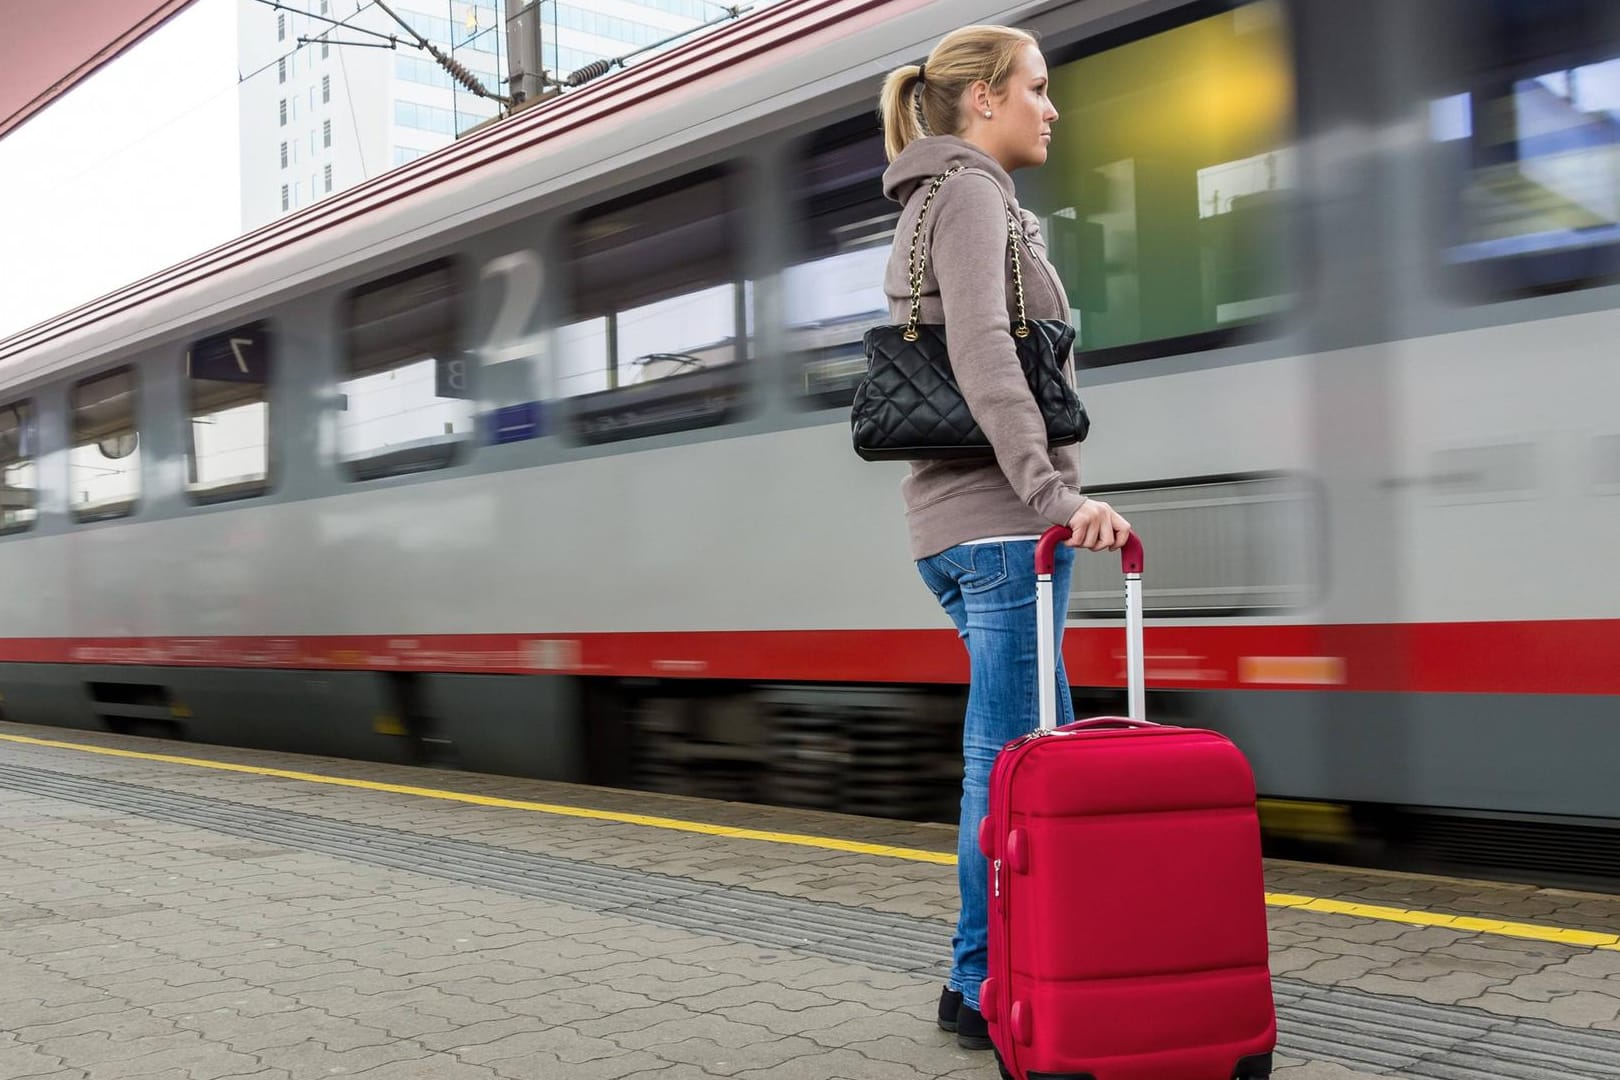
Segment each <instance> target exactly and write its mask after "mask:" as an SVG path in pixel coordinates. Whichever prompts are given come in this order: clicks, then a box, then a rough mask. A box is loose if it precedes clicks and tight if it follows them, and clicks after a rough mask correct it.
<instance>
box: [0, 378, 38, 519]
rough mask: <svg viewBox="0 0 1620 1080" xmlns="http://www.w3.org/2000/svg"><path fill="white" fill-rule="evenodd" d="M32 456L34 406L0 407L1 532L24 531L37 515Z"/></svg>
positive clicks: (19, 404) (36, 483)
mask: <svg viewBox="0 0 1620 1080" xmlns="http://www.w3.org/2000/svg"><path fill="white" fill-rule="evenodd" d="M34 454H35V450H34V403H33V402H31V401H13V402H12V403H11V404H9V405H0V533H8V532H18V531H20V530H22V529H26V528H28V527H29V526H31V525H33V523H34V519H35V518H36V517H38V516H39V509H38V507H37V506H36V503H37V501H38V497H37V496H38V481H37V474H36V473H35V470H34Z"/></svg>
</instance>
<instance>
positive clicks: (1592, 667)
mask: <svg viewBox="0 0 1620 1080" xmlns="http://www.w3.org/2000/svg"><path fill="white" fill-rule="evenodd" d="M1146 641H1147V653H1148V657H1147V673H1148V684H1149V685H1150V686H1152V687H1156V688H1163V689H1281V688H1287V689H1299V688H1311V689H1340V690H1360V691H1417V692H1426V693H1531V694H1620V620H1616V619H1592V620H1569V621H1545V622H1491V623H1421V624H1391V625H1354V626H1220V627H1209V626H1158V627H1154V626H1149V627H1148V629H1147V633H1146ZM1122 648H1123V642H1122V640H1121V635H1120V631H1119V629H1118V628H1117V627H1109V626H1076V627H1071V628H1070V629H1069V630H1068V632H1067V634H1066V635H1065V637H1064V648H1063V654H1064V659H1065V661H1066V663H1067V665H1068V671H1069V678H1070V681H1071V682H1073V683H1075V684H1076V685H1084V686H1118V685H1123V683H1124V658H1123V655H1122ZM0 663H41V664H122V665H137V664H139V665H155V666H185V667H258V668H300V669H317V670H393V671H444V672H484V673H498V674H536V673H568V674H579V675H611V676H642V677H645V676H651V677H662V678H706V679H747V680H808V681H818V682H834V681H835V682H878V683H884V682H888V683H895V682H908V683H909V682H921V683H926V682H947V683H961V682H965V681H967V663H966V658H965V654H964V652H963V649H962V646H961V644H960V642H958V641H957V639H956V635H955V634H954V633H952V632H951V631H948V630H773V631H711V632H666V633H625V634H573V635H569V634H455V635H431V634H430V635H409V634H402V635H386V636H384V635H353V636H341V637H302V636H287V637H154V638H0Z"/></svg>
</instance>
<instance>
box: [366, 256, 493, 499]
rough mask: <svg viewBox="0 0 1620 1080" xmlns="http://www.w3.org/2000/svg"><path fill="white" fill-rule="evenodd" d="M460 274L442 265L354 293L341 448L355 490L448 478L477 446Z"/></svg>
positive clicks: (447, 263) (388, 279)
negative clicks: (432, 473)
mask: <svg viewBox="0 0 1620 1080" xmlns="http://www.w3.org/2000/svg"><path fill="white" fill-rule="evenodd" d="M460 308H461V297H460V291H459V283H458V281H457V277H456V273H455V268H454V266H453V265H452V264H451V263H450V262H448V261H444V260H441V261H438V262H434V263H429V264H428V265H426V266H420V267H417V268H416V269H413V270H408V271H406V272H404V273H402V274H396V275H394V276H392V277H389V278H385V279H383V280H382V281H378V282H374V283H373V284H370V285H366V286H364V287H362V288H360V289H357V290H355V291H354V292H352V293H350V294H349V296H348V299H347V301H346V302H345V304H344V307H343V324H344V331H343V334H344V338H343V340H344V350H343V351H344V357H343V369H342V373H341V374H340V376H339V378H340V379H341V382H340V384H339V386H338V395H339V401H340V402H341V404H340V405H339V408H341V409H342V414H341V415H340V416H339V417H338V446H339V449H340V453H341V455H342V460H343V463H344V465H345V466H346V467H347V469H348V470H349V475H350V476H351V477H352V478H353V479H355V480H370V479H374V478H376V477H379V476H392V475H397V474H399V473H408V472H421V471H423V470H426V469H438V468H443V467H444V466H446V465H449V464H451V462H452V461H454V460H455V458H456V456H457V454H458V453H459V452H460V450H461V449H462V447H464V446H465V445H466V444H467V441H468V440H469V439H470V438H471V436H472V430H473V422H474V402H473V395H472V391H471V388H470V387H469V385H468V381H467V375H468V372H467V368H466V364H467V361H466V359H465V358H464V355H463V354H462V353H461V352H460V350H459V349H458V342H457V338H458V336H459V325H458V321H457V320H458V317H459V312H460Z"/></svg>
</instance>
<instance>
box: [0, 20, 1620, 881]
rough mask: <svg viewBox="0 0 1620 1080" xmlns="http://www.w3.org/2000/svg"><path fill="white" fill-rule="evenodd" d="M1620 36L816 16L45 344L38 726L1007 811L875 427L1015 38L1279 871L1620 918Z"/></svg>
mask: <svg viewBox="0 0 1620 1080" xmlns="http://www.w3.org/2000/svg"><path fill="white" fill-rule="evenodd" d="M1617 8H1620V6H1617V5H1613V4H1610V3H1608V2H1606V0H1540V2H1536V3H1529V2H1516V0H1429V2H1426V3H1424V4H1411V3H1406V2H1404V0H1364V2H1361V3H1357V4H1342V3H1336V2H1333V0H1247V2H1236V0H1234V2H1205V0H1194V2H1180V0H1068V2H1043V3H1017V2H1008V0H1003V2H998V3H990V2H987V0H938V2H932V3H923V2H920V0H782V2H781V3H778V4H775V5H773V6H771V7H769V8H766V9H764V10H762V11H760V12H758V13H756V14H754V15H752V16H750V17H748V18H746V19H744V20H743V21H741V22H739V23H738V24H736V25H735V26H732V27H730V28H728V29H725V30H723V31H721V32H717V33H715V34H713V35H712V36H709V37H705V38H702V39H700V40H697V41H693V42H691V43H689V44H687V45H685V46H683V47H681V48H679V49H676V50H674V51H672V52H670V53H667V54H664V55H661V56H659V57H657V58H655V59H651V60H648V61H647V62H645V63H642V64H639V65H637V66H635V67H633V68H631V69H629V70H627V71H625V72H623V73H620V74H617V75H615V76H613V77H611V78H607V79H604V80H601V81H600V82H595V83H590V84H587V85H585V86H583V87H581V88H579V89H578V90H574V91H570V92H568V93H565V94H563V95H561V96H559V97H557V98H555V99H553V100H550V101H547V102H545V103H543V104H541V105H537V106H535V107H532V108H529V109H526V110H523V111H521V112H519V113H517V114H516V115H514V116H512V117H509V118H507V119H505V120H503V121H501V122H498V123H494V124H490V125H488V126H486V127H483V128H481V129H479V130H478V131H476V132H474V133H472V134H469V135H468V136H466V137H464V138H462V139H461V140H460V141H458V142H457V143H456V144H454V145H452V146H450V147H446V148H445V149H443V150H440V151H438V152H436V153H434V154H432V155H429V156H427V157H425V158H422V159H420V160H417V161H414V162H411V163H409V164H406V165H403V166H401V167H399V168H396V169H394V170H392V171H391V172H388V173H386V174H385V175H382V176H380V177H377V178H375V179H373V180H371V181H369V182H367V183H365V184H363V185H362V186H360V187H358V188H355V189H352V190H349V191H346V192H342V193H339V194H335V195H332V196H330V197H327V198H324V199H323V200H321V201H320V202H318V203H316V204H314V205H312V206H310V207H308V208H306V209H304V210H301V211H299V212H297V213H294V214H292V215H290V216H287V217H285V218H283V219H281V220H278V221H276V222H274V223H273V224H270V225H267V226H265V227H263V228H261V229H259V230H257V231H256V232H253V233H250V234H248V235H246V236H243V237H241V238H239V239H237V240H234V241H232V242H230V243H228V244H225V245H224V246H222V247H220V248H217V249H215V250H213V251H209V252H206V253H203V254H201V255H199V256H197V257H196V258H194V259H191V260H189V261H187V262H185V263H182V264H180V265H178V266H175V267H172V268H170V269H168V270H166V271H163V272H161V273H158V274H154V275H152V276H151V277H149V278H147V279H145V280H142V281H139V282H136V283H134V284H132V285H130V286H128V287H127V288H125V289H122V290H120V291H118V292H116V293H113V294H111V295H109V296H105V297H102V298H101V299H99V300H96V301H94V302H92V303H89V304H86V305H84V306H82V307H80V308H78V309H76V310H73V311H69V312H67V313H65V314H62V315H60V316H58V317H56V318H53V319H51V320H49V321H47V322H44V323H42V324H40V325H38V326H36V327H33V328H32V329H29V330H27V331H24V332H22V333H19V334H16V335H14V336H12V337H11V338H9V339H7V340H5V341H0V526H3V535H0V582H4V586H3V587H0V712H3V715H4V717H5V718H6V719H9V720H13V721H20V722H26V723H41V724H55V725H62V726H65V727H80V728H104V729H111V730H115V731H127V732H139V733H144V734H160V735H167V736H172V737H175V738H183V739H191V740H197V741H203V742H216V743H228V744H238V745H251V746H262V747H276V748H284V749H289V750H298V751H307V752H314V753H327V754H337V755H345V756H353V757H359V758H369V759H380V760H394V761H402V762H425V763H434V764H442V765H445V766H449V767H463V768H469V769H478V770H490V771H499V772H508V773H515V774H522V775H531V776H537V777H546V778H557V779H568V780H580V781H589V782H605V783H616V784H629V785H641V786H645V787H650V788H656V789H661V790H674V791H685V792H691V793H696V794H712V795H721V796H725V797H731V798H739V799H752V800H760V801H766V802H783V803H793V804H798V805H821V806H827V807H830V808H837V809H844V810H854V811H860V812H867V813H877V814H891V815H906V816H913V817H930V816H937V817H938V818H939V819H941V820H949V819H951V818H952V817H953V816H954V809H953V807H952V791H953V790H954V785H955V783H956V773H957V769H958V768H959V763H958V760H959V759H958V756H957V749H956V745H955V740H956V738H957V735H958V730H959V723H960V709H961V699H962V685H963V683H964V682H965V679H966V664H965V660H964V657H963V655H962V650H961V646H960V643H959V642H958V641H957V639H956V637H955V635H954V634H953V633H952V632H951V631H950V629H949V628H948V625H947V624H946V622H945V620H944V618H943V616H942V615H941V614H940V613H939V611H938V610H937V608H936V606H935V605H934V602H933V600H932V599H931V597H930V596H929V595H928V593H927V591H926V590H925V589H924V588H923V587H922V585H921V583H920V581H919V580H917V578H916V575H915V571H914V570H913V568H912V567H911V566H910V565H909V562H908V558H907V552H906V547H905V540H904V529H903V524H902V520H901V506H900V500H899V494H898V491H897V487H898V483H899V479H900V476H901V475H902V474H903V472H904V466H903V465H897V464H884V465H877V464H868V463H864V462H862V461H860V460H859V459H857V458H856V457H855V456H854V454H853V453H852V452H851V450H850V447H849V433H848V403H849V400H850V396H851V393H852V390H853V386H854V384H855V381H856V379H857V378H858V377H859V375H860V372H861V367H862V359H861V352H860V336H861V333H862V332H863V330H864V329H865V328H866V327H867V326H869V325H873V324H875V323H877V322H881V321H884V320H885V318H886V316H885V314H884V305H883V300H882V296H881V293H880V292H879V289H878V281H879V277H880V272H879V271H880V267H881V265H882V262H883V260H884V258H885V257H886V252H887V247H888V244H889V242H890V238H891V236H892V229H893V223H894V220H895V210H896V208H895V207H894V206H893V205H892V204H889V203H887V202H885V201H884V199H883V198H882V196H881V193H880V191H879V183H878V178H879V176H880V174H881V172H882V168H883V164H884V161H883V154H882V149H881V138H880V133H879V131H878V128H877V124H876V121H875V118H874V103H875V100H876V91H877V87H878V85H879V82H880V80H881V78H882V76H883V74H884V73H886V72H887V71H888V70H889V69H890V68H892V67H893V66H895V65H897V64H900V63H903V62H908V61H915V60H917V59H918V58H920V57H922V56H924V55H925V54H926V52H927V50H928V49H929V48H930V47H931V46H932V44H933V43H934V42H935V41H937V40H938V38H939V37H940V36H941V35H942V34H944V33H945V32H947V31H948V30H950V29H952V28H954V27H956V26H960V25H964V24H968V23H972V22H979V21H1001V22H1010V23H1017V24H1020V25H1025V26H1029V27H1031V28H1034V29H1036V30H1038V31H1039V32H1040V33H1041V35H1042V39H1043V46H1044V48H1045V50H1046V52H1047V55H1048V59H1049V61H1050V63H1051V68H1052V73H1053V88H1054V98H1055V101H1056V104H1057V107H1058V108H1059V110H1060V111H1061V113H1062V116H1061V119H1060V120H1059V121H1058V123H1057V125H1056V139H1055V140H1054V147H1053V152H1052V159H1051V161H1050V162H1049V164H1048V165H1047V166H1046V167H1045V168H1043V169H1041V170H1039V171H1038V172H1032V173H1025V174H1021V175H1020V176H1019V178H1018V180H1019V184H1020V190H1021V192H1022V197H1023V199H1024V201H1025V204H1026V205H1027V206H1029V207H1031V208H1032V209H1035V210H1037V211H1038V212H1039V213H1040V214H1041V216H1042V218H1043V221H1044V224H1045V228H1046V229H1047V233H1048V236H1049V238H1050V240H1051V245H1052V250H1053V252H1054V255H1055V261H1056V262H1057V264H1058V267H1059V269H1060V270H1061V272H1062V274H1063V276H1064V280H1065V281H1066V283H1068V286H1069V288H1070V291H1071V304H1072V307H1073V321H1074V322H1075V323H1076V324H1077V326H1078V327H1079V328H1080V339H1079V344H1078V353H1077V358H1078V365H1079V369H1080V373H1081V383H1082V397H1083V398H1084V400H1085V401H1086V404H1087V407H1088V410H1089V412H1090V414H1091V416H1092V418H1093V428H1092V433H1091V436H1090V438H1089V440H1088V441H1087V443H1086V446H1085V448H1084V473H1085V478H1086V484H1087V488H1088V490H1089V491H1091V492H1092V493H1094V494H1100V495H1103V496H1105V497H1107V498H1108V499H1110V500H1111V501H1112V502H1113V503H1114V504H1115V505H1116V506H1118V507H1119V508H1120V509H1121V510H1122V512H1124V513H1125V514H1126V516H1128V517H1129V518H1131V520H1132V522H1133V523H1134V524H1135V525H1136V526H1137V528H1138V529H1139V531H1140V532H1141V534H1142V536H1143V537H1144V539H1145V541H1146V544H1147V550H1148V554H1149V561H1148V584H1147V593H1146V599H1147V605H1148V614H1149V630H1148V651H1149V661H1148V678H1149V686H1150V698H1151V700H1150V702H1149V708H1150V712H1152V713H1156V714H1157V715H1158V716H1161V717H1165V718H1171V719H1175V720H1178V721H1180V722H1186V723H1194V724H1199V725H1206V726H1209V727H1212V728H1216V729H1218V730H1221V731H1224V732H1226V733H1228V734H1229V735H1230V736H1232V737H1233V738H1234V739H1236V740H1237V741H1238V742H1239V743H1240V744H1241V746H1242V747H1243V749H1244V750H1245V751H1246V752H1247V753H1248V755H1249V757H1250V759H1251V760H1252V761H1253V763H1254V765H1255V769H1256V773H1257V777H1258V781H1259V785H1260V788H1261V790H1262V792H1263V793H1264V795H1265V796H1266V798H1267V804H1266V805H1267V808H1268V814H1269V817H1268V820H1269V822H1270V824H1271V826H1272V827H1273V828H1274V830H1275V831H1276V832H1277V834H1278V835H1279V836H1290V835H1291V836H1293V837H1295V838H1311V837H1316V838H1324V839H1331V840H1337V841H1344V842H1349V843H1352V844H1355V845H1361V844H1362V841H1363V840H1364V839H1365V838H1366V837H1374V838H1376V839H1377V841H1378V843H1379V844H1380V845H1381V848H1380V850H1383V851H1386V852H1393V853H1395V854H1396V855H1399V857H1400V858H1401V859H1404V860H1406V861H1408V862H1417V863H1421V864H1423V865H1468V866H1479V865H1488V866H1492V867H1496V868H1498V869H1499V870H1500V871H1501V872H1503V873H1508V874H1512V873H1535V874H1539V875H1543V876H1545V875H1548V874H1553V875H1559V876H1563V877H1567V878H1572V879H1573V878H1580V879H1583V880H1586V879H1597V878H1606V879H1607V880H1611V881H1612V880H1616V879H1620V784H1617V783H1616V782H1615V780H1614V770H1613V765H1612V763H1613V762H1614V761H1615V760H1617V758H1620V662H1617V661H1616V660H1615V659H1614V658H1615V656H1616V655H1620V574H1617V573H1616V571H1615V553H1616V552H1617V551H1620V417H1617V414H1616V410H1615V405H1614V402H1615V401H1616V399H1617V397H1620V366H1617V364H1616V351H1615V345H1614V343H1615V341H1616V340H1620V311H1617V310H1616V307H1617V301H1620V284H1617V280H1620V278H1617V269H1620V260H1617V252H1620V15H1617ZM266 10H268V9H266ZM1118 587H1119V581H1118V571H1117V565H1116V564H1115V563H1114V562H1113V560H1109V559H1104V558H1082V560H1081V566H1080V568H1079V571H1078V573H1077V580H1076V584H1075V589H1074V593H1073V595H1072V597H1071V605H1070V612H1069V629H1068V633H1067V637H1066V644H1065V650H1066V658H1067V661H1068V670H1069V673H1070V677H1071V680H1072V681H1073V683H1074V688H1073V689H1074V693H1075V696H1076V698H1077V701H1078V702H1079V704H1080V705H1081V707H1083V708H1095V709H1100V708H1107V707H1110V706H1111V705H1112V704H1113V703H1114V702H1115V701H1116V700H1117V698H1118V696H1119V687H1120V685H1121V682H1122V671H1121V657H1120V641H1121V634H1120V629H1119V627H1120V619H1119V614H1120V613H1119V611H1118V603H1119V601H1118V599H1117V597H1118ZM1355 850H1360V847H1356V848H1355Z"/></svg>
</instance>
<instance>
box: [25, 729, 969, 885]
mask: <svg viewBox="0 0 1620 1080" xmlns="http://www.w3.org/2000/svg"><path fill="white" fill-rule="evenodd" d="M0 739H4V740H6V741H7V742H15V743H26V744H28V745H30V746H49V747H54V748H56V749H59V750H80V751H83V752H84V753H87V754H105V755H106V756H108V757H122V758H136V759H138V760H140V761H162V762H165V763H167V764H170V765H192V766H195V767H197V768H199V769H218V770H220V771H222V772H235V773H249V774H251V775H253V776H274V777H278V778H280V779H282V780H302V781H304V782H305V783H309V784H331V785H333V786H335V787H348V788H360V789H362V790H364V791H389V792H393V793H394V794H396V795H416V796H419V797H420V798H424V799H442V800H444V801H446V802H459V803H471V804H473V805H475V806H495V807H499V808H501V809H503V810H528V811H531V812H533V813H539V814H556V815H557V816H559V817H575V818H588V819H590V820H592V821H616V822H619V823H620V824H624V825H646V826H649V827H651V828H654V829H673V830H676V831H678V832H690V833H701V834H703V835H704V836H724V837H729V838H731V839H734V840H763V841H765V842H766V843H771V844H793V845H795V846H798V847H813V848H826V849H828V850H830V851H847V852H852V853H854V854H857V855H881V856H885V857H887V858H891V859H907V860H910V861H911V862H930V863H940V864H942V865H954V864H955V863H956V856H955V855H954V854H950V853H947V852H942V851H922V850H920V849H917V848H902V847H890V846H888V845H886V844H863V843H861V842H860V841H858V840H838V839H835V838H833V837H828V836H806V835H804V834H801V833H785V832H768V831H766V830H764V829H739V828H736V827H734V826H731V825H710V824H707V823H705V822H701V821H681V820H680V819H678V818H664V817H652V816H650V815H648V814H624V813H619V812H617V811H613V810H590V809H587V808H585V807H581V806H560V805H558V804H556V803H540V802H528V801H527V800H524V799H502V798H499V797H496V796H493V795H473V794H470V793H468V792H464V791H441V790H439V789H437V788H424V787H410V786H408V785H405V784H383V783H379V782H377V781H375V780H352V779H350V778H348V777H345V776H322V775H320V774H319V773H307V772H294V771H292V770H290V769H266V768H262V767H260V766H257V765H236V764H233V763H232V762H228V761H209V760H206V759H204V758H190V757H178V756H176V755H174V754H145V753H141V752H139V751H136V750H115V749H113V748H112V747H108V746H88V745H85V744H83V743H70V742H57V741H56V740H53V739H31V738H29V737H28V736H26V735H0Z"/></svg>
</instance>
